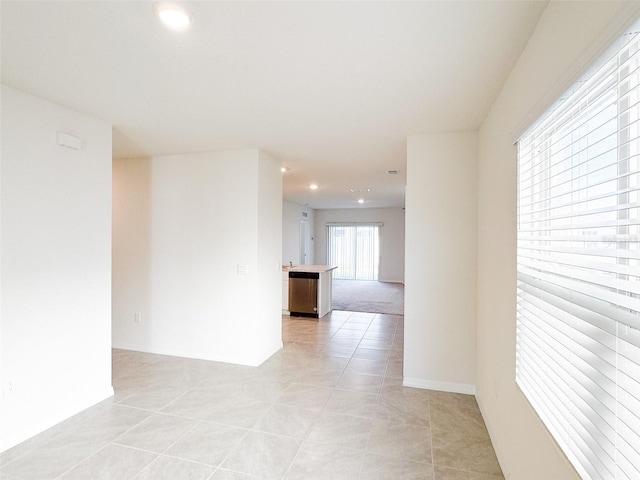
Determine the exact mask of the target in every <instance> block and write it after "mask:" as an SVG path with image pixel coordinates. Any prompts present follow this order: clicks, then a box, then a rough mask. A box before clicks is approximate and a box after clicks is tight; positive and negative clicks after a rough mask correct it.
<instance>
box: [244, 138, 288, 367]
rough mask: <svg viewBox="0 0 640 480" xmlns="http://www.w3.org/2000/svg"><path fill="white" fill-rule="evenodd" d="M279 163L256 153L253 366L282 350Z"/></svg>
mask: <svg viewBox="0 0 640 480" xmlns="http://www.w3.org/2000/svg"><path fill="white" fill-rule="evenodd" d="M281 166H282V161H281V160H279V159H278V158H275V157H273V156H272V155H270V154H268V153H266V152H263V151H259V152H258V237H257V245H258V260H257V264H258V284H257V296H256V303H257V305H258V308H257V312H256V316H255V318H254V327H253V329H254V331H255V335H256V338H257V339H258V340H256V343H257V344H258V345H260V346H261V348H262V350H256V351H255V353H254V359H253V360H252V361H251V364H253V365H259V364H260V363H262V362H263V361H264V360H265V359H266V358H268V357H270V356H271V355H273V354H274V353H275V352H276V351H277V350H279V349H281V348H282V263H281V261H280V253H281V250H282V172H281V171H280V167H281Z"/></svg>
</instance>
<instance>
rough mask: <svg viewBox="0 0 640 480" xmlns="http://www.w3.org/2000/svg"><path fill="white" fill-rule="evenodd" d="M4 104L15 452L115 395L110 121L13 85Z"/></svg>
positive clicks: (4, 300) (5, 285) (0, 360)
mask: <svg viewBox="0 0 640 480" xmlns="http://www.w3.org/2000/svg"><path fill="white" fill-rule="evenodd" d="M1 102H2V108H1V111H2V114H1V115H2V132H1V145H2V146H1V152H0V157H1V158H2V164H1V166H2V173H1V185H2V186H1V190H0V191H1V196H2V198H1V200H0V205H1V208H2V213H1V228H0V231H1V237H0V238H1V239H0V258H1V260H0V262H1V265H2V270H1V285H2V290H1V291H0V296H1V299H0V305H1V315H0V323H1V326H0V329H1V331H2V339H1V341H2V343H1V345H0V369H1V374H0V377H1V378H2V380H3V384H2V395H1V396H0V432H2V434H1V435H0V451H4V450H6V449H8V448H9V447H11V446H13V445H15V444H17V443H19V442H21V441H23V440H25V439H27V438H29V437H31V436H33V435H35V434H37V433H40V432H41V431H43V430H45V429H47V428H48V427H51V426H52V425H55V424H56V423H58V422H60V421H62V420H64V419H66V418H68V417H70V416H72V415H74V414H76V413H78V412H79V411H81V410H84V409H85V408H88V407H90V406H92V405H94V404H95V403H97V402H99V401H101V400H104V399H105V398H108V397H110V396H111V395H113V389H112V387H111V125H109V124H107V123H105V122H102V121H100V120H97V119H94V118H91V117H88V116H85V115H81V114H79V113H76V112H72V111H70V110H68V109H66V108H64V107H61V106H59V105H55V104H53V103H50V102H48V101H45V100H42V99H40V98H36V97H34V96H31V95H28V94H26V93H23V92H20V91H18V90H15V89H13V88H9V87H6V86H2V87H1ZM58 131H60V132H64V133H68V134H72V135H74V136H76V137H79V138H81V139H82V148H81V149H80V150H75V149H71V148H66V147H63V146H60V145H57V143H56V138H57V132H58Z"/></svg>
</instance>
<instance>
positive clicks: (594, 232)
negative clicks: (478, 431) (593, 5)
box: [516, 22, 640, 480]
mask: <svg viewBox="0 0 640 480" xmlns="http://www.w3.org/2000/svg"><path fill="white" fill-rule="evenodd" d="M639 31H640V22H637V23H636V24H635V25H634V26H633V27H632V28H631V29H630V31H629V32H628V33H626V34H625V35H623V37H622V38H621V39H620V40H619V42H617V44H616V45H615V46H614V48H612V49H611V50H610V51H609V52H608V53H607V55H606V56H605V57H603V58H602V59H601V61H600V62H597V64H596V66H595V67H594V68H592V69H591V71H590V73H589V74H588V75H587V76H586V77H585V78H583V79H582V80H580V81H579V82H578V83H577V84H576V85H575V86H574V87H573V88H572V89H571V91H570V92H568V93H567V94H565V95H564V96H563V97H562V98H561V99H560V100H559V101H558V103H557V104H556V105H555V106H554V108H552V110H550V111H549V112H548V113H547V114H546V115H545V116H543V118H542V119H541V120H540V121H539V122H538V123H537V124H536V125H534V126H533V127H532V128H531V129H530V130H529V131H527V132H526V133H525V134H524V135H523V136H522V137H521V138H520V139H519V141H518V237H517V242H518V246H517V269H518V279H517V315H516V317H517V328H516V382H517V384H518V385H519V386H520V388H521V390H522V391H523V393H524V394H525V396H526V397H527V399H528V400H529V402H530V403H531V405H532V406H533V408H534V409H535V410H536V412H537V413H538V415H539V416H540V418H541V419H542V421H543V422H544V424H545V425H546V426H547V428H548V429H549V431H550V432H551V434H552V435H553V436H554V438H555V439H556V441H557V442H558V444H559V445H560V447H561V448H562V450H563V451H564V452H565V454H566V455H567V457H568V458H569V460H570V461H571V462H572V464H573V465H574V466H575V468H576V470H577V471H578V473H579V474H580V475H581V476H582V478H585V479H616V480H617V479H624V480H633V479H640V169H639V162H640V35H639Z"/></svg>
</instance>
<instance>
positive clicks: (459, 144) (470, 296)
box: [404, 132, 477, 393]
mask: <svg viewBox="0 0 640 480" xmlns="http://www.w3.org/2000/svg"><path fill="white" fill-rule="evenodd" d="M476 172H477V133H476V132H461V133H447V134H435V135H420V136H411V137H408V139H407V193H406V233H405V236H406V240H405V244H406V247H405V255H406V258H407V262H406V265H405V317H404V324H405V347H404V385H405V386H410V387H419V388H429V389H434V390H445V391H451V392H459V393H474V392H475V359H476V357H475V342H476V338H475V337H476V232H477V226H476V222H477V217H476V191H477V190H476Z"/></svg>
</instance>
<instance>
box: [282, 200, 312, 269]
mask: <svg viewBox="0 0 640 480" xmlns="http://www.w3.org/2000/svg"><path fill="white" fill-rule="evenodd" d="M305 214H306V216H305ZM314 218H315V210H313V209H312V208H309V207H305V206H303V205H298V204H297V203H293V202H287V201H283V202H282V264H283V265H289V262H291V263H293V264H294V265H299V264H300V258H301V257H300V222H301V221H303V220H305V221H308V222H309V228H310V231H311V248H310V252H311V258H310V259H309V261H308V262H307V263H308V264H310V265H313V264H315V263H316V258H315V256H314V250H315V248H314V245H315V243H316V241H315V238H316V230H315V229H314Z"/></svg>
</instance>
